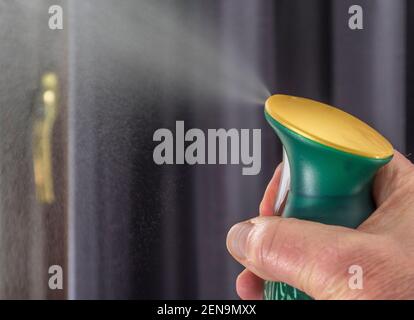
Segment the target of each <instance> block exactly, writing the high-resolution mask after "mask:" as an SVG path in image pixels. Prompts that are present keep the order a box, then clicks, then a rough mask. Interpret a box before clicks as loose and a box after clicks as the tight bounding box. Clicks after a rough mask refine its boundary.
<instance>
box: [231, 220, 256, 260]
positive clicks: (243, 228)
mask: <svg viewBox="0 0 414 320" xmlns="http://www.w3.org/2000/svg"><path fill="white" fill-rule="evenodd" d="M252 228H253V224H252V223H251V222H250V221H246V222H241V223H238V224H236V225H234V226H233V227H232V228H231V229H230V231H229V233H228V234H227V248H228V250H229V251H230V253H231V254H232V255H233V256H234V257H235V258H237V259H240V260H242V259H244V258H246V246H247V239H248V237H249V233H250V231H251V230H252Z"/></svg>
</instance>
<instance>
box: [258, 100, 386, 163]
mask: <svg viewBox="0 0 414 320" xmlns="http://www.w3.org/2000/svg"><path fill="white" fill-rule="evenodd" d="M265 110H266V112H267V113H268V114H269V115H270V116H271V117H272V118H274V119H275V120H276V121H278V122H279V123H280V124H282V125H283V126H285V127H287V128H288V129H290V130H292V131H294V132H296V133H298V134H300V135H302V136H304V137H306V138H308V139H311V140H313V141H316V142H319V143H321V144H324V145H326V146H329V147H332V148H335V149H338V150H341V151H344V152H348V153H352V154H356V155H359V156H364V157H369V158H375V159H384V158H388V157H390V156H392V155H393V152H394V150H393V147H392V145H391V144H390V143H389V142H388V140H387V139H385V138H384V137H383V136H382V135H381V134H379V133H378V132H377V131H376V130H374V129H373V128H371V127H370V126H369V125H367V124H366V123H364V122H362V121H361V120H359V119H357V118H356V117H354V116H352V115H350V114H348V113H346V112H344V111H342V110H339V109H337V108H334V107H331V106H329V105H327V104H324V103H321V102H317V101H314V100H310V99H305V98H298V97H293V96H287V95H281V94H277V95H274V96H271V97H270V98H269V99H267V101H266V106H265Z"/></svg>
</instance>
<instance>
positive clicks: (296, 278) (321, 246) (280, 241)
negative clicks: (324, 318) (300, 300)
mask: <svg viewBox="0 0 414 320" xmlns="http://www.w3.org/2000/svg"><path fill="white" fill-rule="evenodd" d="M365 237H367V236H366V234H363V233H362V232H359V231H356V230H352V229H348V228H344V227H338V226H330V225H324V224H320V223H316V222H310V221H305V220H297V219H293V218H280V217H277V216H273V217H257V218H254V219H251V220H248V221H245V222H241V223H239V224H236V225H235V226H233V227H232V228H231V229H230V231H229V233H228V235H227V248H228V250H229V251H230V253H231V254H232V255H233V257H234V258H235V259H236V260H237V261H239V262H240V263H241V264H243V265H244V266H245V267H246V268H248V269H249V270H250V271H252V272H253V273H255V274H256V275H257V276H259V277H261V278H262V279H265V280H271V281H280V282H285V283H287V284H289V285H291V286H293V287H295V288H298V289H299V290H302V291H304V292H306V293H307V294H308V295H310V296H312V297H314V298H328V297H333V293H335V295H337V294H339V293H340V292H341V291H344V290H348V289H349V288H348V280H349V273H348V270H349V267H350V265H352V262H353V261H359V260H360V258H361V257H360V256H359V255H360V252H361V250H356V248H358V249H362V248H363V247H364V246H365V245H364V243H367V242H369V241H367V240H370V241H372V239H366V238H365ZM368 237H369V235H368ZM361 254H362V253H361ZM335 297H336V296H335ZM335 297H334V298H335Z"/></svg>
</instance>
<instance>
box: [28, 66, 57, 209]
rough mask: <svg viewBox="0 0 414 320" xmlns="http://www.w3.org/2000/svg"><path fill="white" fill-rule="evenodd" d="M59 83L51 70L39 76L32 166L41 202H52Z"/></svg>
mask: <svg viewBox="0 0 414 320" xmlns="http://www.w3.org/2000/svg"><path fill="white" fill-rule="evenodd" d="M58 99H59V83H58V77H57V75H56V74H55V73H53V72H48V73H45V74H44V75H43V76H42V78H41V92H40V97H39V99H38V100H39V101H38V106H37V110H36V118H35V120H34V124H33V166H34V181H35V186H36V198H37V200H38V201H39V202H41V203H47V204H50V203H53V202H54V201H55V192H54V187H53V163H52V137H53V127H54V124H55V120H56V116H57V113H58Z"/></svg>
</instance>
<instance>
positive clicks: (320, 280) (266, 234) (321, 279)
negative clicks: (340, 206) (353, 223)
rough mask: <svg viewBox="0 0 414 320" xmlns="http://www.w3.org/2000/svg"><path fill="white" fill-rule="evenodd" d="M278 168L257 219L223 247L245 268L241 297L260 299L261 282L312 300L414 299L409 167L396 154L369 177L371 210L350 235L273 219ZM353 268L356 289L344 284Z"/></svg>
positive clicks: (236, 229)
mask: <svg viewBox="0 0 414 320" xmlns="http://www.w3.org/2000/svg"><path fill="white" fill-rule="evenodd" d="M280 173H281V166H280V165H279V166H278V167H277V168H276V171H275V173H274V175H273V177H272V179H271V181H270V182H269V185H268V186H267V188H266V191H265V194H264V196H263V200H262V202H261V204H260V210H259V211H260V216H259V217H256V218H253V219H250V220H247V221H244V222H241V223H238V224H236V225H234V226H233V227H232V228H231V229H230V231H229V233H228V235H227V248H228V250H229V252H230V253H231V254H232V256H233V257H234V258H235V259H236V260H237V261H238V262H240V263H241V264H242V265H244V266H245V267H246V269H245V270H244V271H243V272H242V273H240V275H239V276H238V278H237V281H236V288H237V293H238V294H239V296H240V297H241V298H242V299H262V297H263V279H265V280H271V281H281V282H285V283H287V284H289V285H291V286H294V287H296V288H298V289H300V290H302V291H304V292H305V293H307V294H308V295H310V296H312V297H313V298H315V299H414V165H413V164H412V163H411V162H410V161H409V160H408V159H406V158H405V157H404V156H403V155H402V154H400V153H399V152H397V151H395V155H394V158H393V160H392V161H391V162H390V163H389V164H387V165H386V166H384V167H383V168H381V169H380V170H379V171H378V173H377V175H376V178H375V182H374V188H373V195H374V199H375V202H376V205H377V210H376V211H375V212H374V213H373V214H372V215H371V216H370V218H369V219H368V220H366V221H365V222H364V223H363V224H361V225H360V226H359V227H358V228H357V229H356V230H353V229H348V228H344V227H337V226H329V225H324V224H320V223H316V222H310V221H304V220H298V219H294V218H282V217H278V216H274V215H273V208H274V203H275V199H276V195H277V191H278V190H277V189H278V185H279V180H280ZM353 265H357V266H360V267H361V268H362V280H363V282H362V283H363V288H362V289H355V288H353V289H351V288H350V286H349V282H350V279H351V278H352V277H353V274H351V273H350V272H349V268H350V267H351V266H353Z"/></svg>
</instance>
